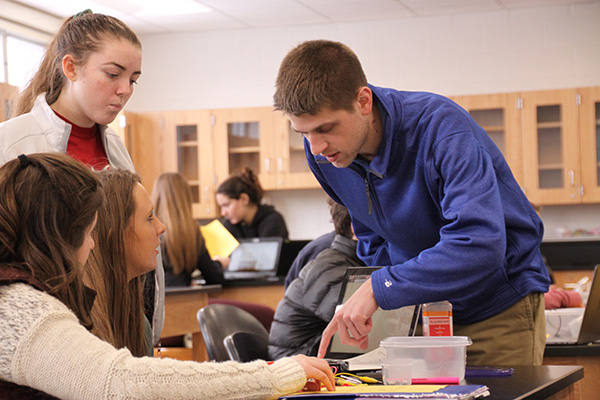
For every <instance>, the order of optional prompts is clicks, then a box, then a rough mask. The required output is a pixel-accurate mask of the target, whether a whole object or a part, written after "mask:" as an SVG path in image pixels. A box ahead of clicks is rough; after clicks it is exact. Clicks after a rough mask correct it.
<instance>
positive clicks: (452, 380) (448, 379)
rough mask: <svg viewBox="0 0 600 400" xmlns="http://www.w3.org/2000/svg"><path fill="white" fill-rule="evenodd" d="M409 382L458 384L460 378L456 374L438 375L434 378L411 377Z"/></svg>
mask: <svg viewBox="0 0 600 400" xmlns="http://www.w3.org/2000/svg"><path fill="white" fill-rule="evenodd" d="M411 383H412V384H413V385H415V384H419V383H425V384H429V385H435V384H440V385H458V384H459V383H460V378H459V377H458V376H440V377H434V378H412V380H411Z"/></svg>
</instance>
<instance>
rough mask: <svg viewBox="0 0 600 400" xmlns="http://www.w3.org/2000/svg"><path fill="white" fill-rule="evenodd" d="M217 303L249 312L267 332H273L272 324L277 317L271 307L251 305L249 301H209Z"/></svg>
mask: <svg viewBox="0 0 600 400" xmlns="http://www.w3.org/2000/svg"><path fill="white" fill-rule="evenodd" d="M217 303H221V304H229V305H231V306H236V307H239V308H241V309H242V310H246V311H248V312H249V313H250V314H252V315H254V317H255V318H256V319H257V320H259V321H260V323H261V324H263V326H264V327H265V329H266V330H267V332H269V331H271V323H272V322H273V318H274V317H275V310H273V309H272V308H271V307H268V306H265V305H262V304H257V303H249V302H247V301H239V300H231V299H220V298H216V297H210V298H209V299H208V304H217Z"/></svg>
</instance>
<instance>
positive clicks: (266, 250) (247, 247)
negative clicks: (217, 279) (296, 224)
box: [225, 237, 282, 276]
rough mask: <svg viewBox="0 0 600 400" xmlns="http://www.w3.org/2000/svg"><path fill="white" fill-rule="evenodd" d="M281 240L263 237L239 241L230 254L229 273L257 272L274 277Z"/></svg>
mask: <svg viewBox="0 0 600 400" xmlns="http://www.w3.org/2000/svg"><path fill="white" fill-rule="evenodd" d="M281 243H282V239H281V238H280V237H263V238H252V239H241V240H240V244H239V246H238V247H237V248H236V249H235V250H234V251H233V253H231V259H230V262H229V266H228V267H227V269H226V270H225V275H227V274H228V273H230V272H257V273H258V274H260V275H273V276H274V275H275V274H276V273H277V266H278V263H279V253H280V252H281Z"/></svg>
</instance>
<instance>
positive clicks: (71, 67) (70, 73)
mask: <svg viewBox="0 0 600 400" xmlns="http://www.w3.org/2000/svg"><path fill="white" fill-rule="evenodd" d="M62 70H63V74H65V76H66V77H67V79H68V80H70V81H73V82H74V81H75V80H77V73H78V72H79V67H78V66H77V64H76V63H75V59H74V58H73V56H72V55H70V54H67V55H65V56H64V57H63V59H62Z"/></svg>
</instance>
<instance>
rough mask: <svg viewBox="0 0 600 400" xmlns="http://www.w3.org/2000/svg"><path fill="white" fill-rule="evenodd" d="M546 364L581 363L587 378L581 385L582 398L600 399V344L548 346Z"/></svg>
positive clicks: (545, 353)
mask: <svg viewBox="0 0 600 400" xmlns="http://www.w3.org/2000/svg"><path fill="white" fill-rule="evenodd" d="M544 364H545V365H559V364H560V365H579V366H582V367H583V368H584V371H585V378H583V380H582V381H581V383H580V385H579V388H578V390H579V392H580V394H581V399H600V345H599V344H589V345H564V346H546V351H545V352H544Z"/></svg>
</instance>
